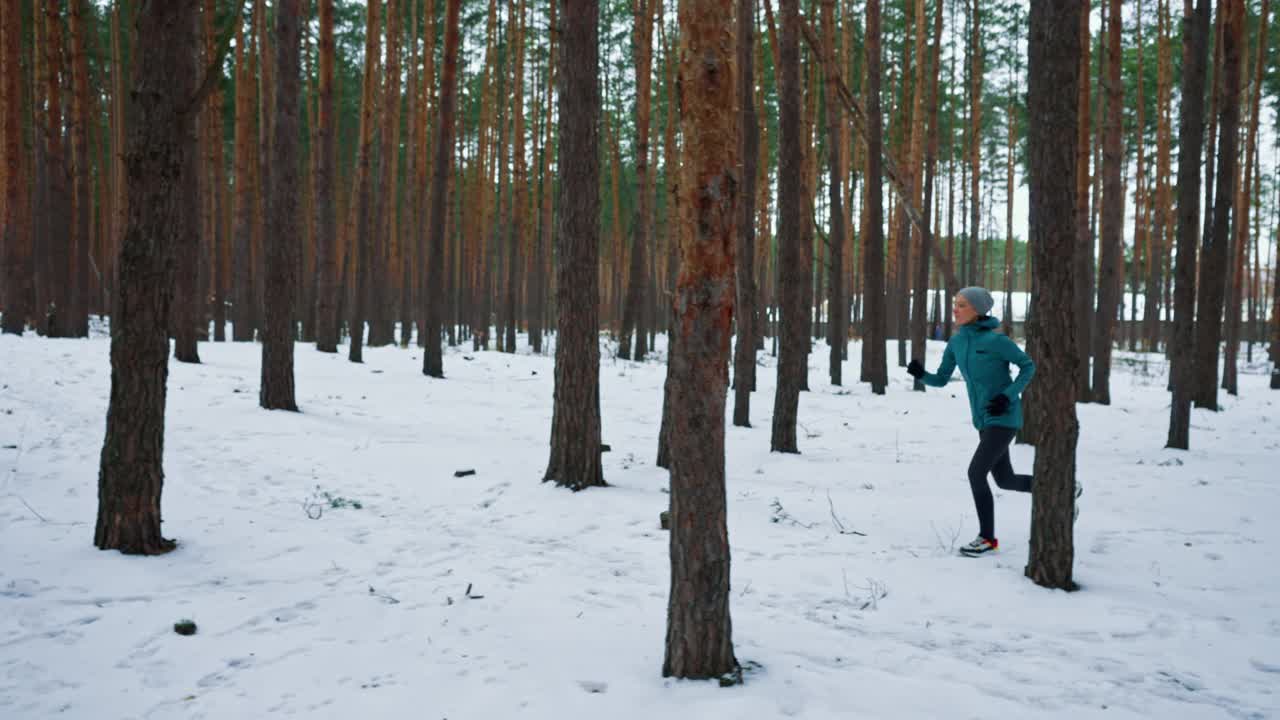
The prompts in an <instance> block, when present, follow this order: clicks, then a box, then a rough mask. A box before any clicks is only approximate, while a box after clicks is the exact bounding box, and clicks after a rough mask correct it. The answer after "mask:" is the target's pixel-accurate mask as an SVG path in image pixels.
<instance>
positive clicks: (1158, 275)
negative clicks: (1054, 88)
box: [1143, 0, 1172, 352]
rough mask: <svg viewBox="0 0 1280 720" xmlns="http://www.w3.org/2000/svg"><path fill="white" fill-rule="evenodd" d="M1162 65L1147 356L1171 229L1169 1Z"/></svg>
mask: <svg viewBox="0 0 1280 720" xmlns="http://www.w3.org/2000/svg"><path fill="white" fill-rule="evenodd" d="M1158 13H1159V23H1158V24H1159V29H1158V33H1159V62H1158V66H1157V70H1156V72H1157V79H1156V108H1157V110H1156V112H1157V113H1159V115H1158V119H1157V121H1156V197H1155V207H1154V208H1153V210H1154V212H1153V213H1152V217H1153V219H1154V222H1153V223H1152V229H1151V234H1150V236H1149V237H1150V242H1149V243H1148V244H1149V245H1150V248H1149V250H1148V256H1149V257H1148V262H1147V287H1146V291H1147V292H1146V301H1145V303H1144V308H1143V326H1144V332H1143V334H1144V336H1145V337H1146V342H1145V343H1144V345H1145V348H1146V350H1147V352H1156V351H1158V350H1159V343H1160V339H1161V332H1160V300H1161V289H1162V287H1163V286H1164V284H1165V278H1164V266H1163V263H1164V258H1165V255H1166V254H1167V253H1166V252H1165V242H1164V238H1165V234H1166V232H1167V231H1168V227H1169V225H1170V217H1169V215H1170V212H1169V210H1170V208H1169V165H1170V144H1171V143H1170V140H1171V137H1170V134H1171V131H1170V128H1169V113H1170V94H1171V93H1170V84H1171V82H1172V79H1171V76H1172V70H1171V67H1172V63H1171V62H1170V58H1169V22H1170V21H1169V15H1170V13H1169V6H1168V4H1167V0H1160V2H1159V9H1158Z"/></svg>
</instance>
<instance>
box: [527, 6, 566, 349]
mask: <svg viewBox="0 0 1280 720" xmlns="http://www.w3.org/2000/svg"><path fill="white" fill-rule="evenodd" d="M550 5H551V10H550V25H551V27H555V25H556V8H557V7H558V6H559V5H560V3H559V2H558V0H557V1H555V2H551V3H550ZM549 35H550V37H548V38H547V46H548V47H547V58H548V59H547V88H546V96H547V102H546V107H545V114H544V117H543V121H542V169H541V172H540V173H539V174H540V176H541V178H542V204H541V206H540V209H539V212H538V232H537V240H536V241H535V243H536V244H535V245H534V251H533V255H534V265H535V269H534V271H533V273H532V274H530V276H529V344H530V345H531V346H532V347H533V351H534V352H535V353H538V354H539V355H541V354H542V333H543V319H544V318H545V317H546V307H547V279H548V278H547V276H548V272H547V269H546V268H547V266H548V265H549V263H550V257H551V233H552V225H551V223H552V217H551V207H552V206H551V201H552V198H553V196H554V187H553V185H554V179H553V178H552V175H551V149H552V137H551V128H552V118H553V113H554V111H555V106H556V102H555V100H554V95H555V87H556V67H557V64H556V44H557V43H556V33H549Z"/></svg>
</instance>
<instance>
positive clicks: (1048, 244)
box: [1025, 0, 1087, 590]
mask: <svg viewBox="0 0 1280 720" xmlns="http://www.w3.org/2000/svg"><path fill="white" fill-rule="evenodd" d="M1086 7H1087V6H1086V4H1085V2H1083V0H1061V1H1060V2H1053V3H1045V2H1041V3H1033V4H1032V5H1031V23H1030V24H1031V34H1030V40H1029V42H1028V44H1027V54H1028V57H1029V63H1028V66H1027V69H1028V73H1027V84H1028V92H1027V117H1028V127H1027V149H1028V154H1027V165H1028V167H1027V169H1028V173H1027V174H1028V182H1029V185H1030V194H1029V195H1030V218H1029V231H1030V238H1029V240H1030V249H1031V252H1032V254H1033V256H1034V257H1033V260H1032V268H1033V272H1034V273H1035V285H1036V293H1035V294H1034V296H1033V298H1032V310H1031V312H1032V315H1033V316H1034V317H1035V318H1036V322H1037V323H1038V325H1039V328H1038V330H1039V331H1038V332H1037V333H1035V335H1034V340H1035V342H1034V344H1033V346H1032V347H1031V348H1030V350H1031V355H1032V357H1033V358H1034V359H1035V361H1036V388H1037V389H1036V394H1037V396H1038V400H1037V401H1038V402H1039V403H1040V404H1041V406H1042V408H1043V409H1044V410H1045V412H1044V413H1043V417H1042V418H1040V420H1041V421H1042V423H1043V425H1042V427H1041V428H1040V431H1039V432H1038V434H1037V440H1038V442H1037V445H1036V461H1035V471H1034V475H1035V478H1036V482H1035V487H1034V492H1033V494H1032V501H1031V538H1030V549H1029V554H1028V559H1027V566H1026V569H1025V573H1026V576H1027V577H1029V578H1031V580H1032V581H1033V582H1035V583H1036V584H1037V585H1042V586H1044V587H1048V588H1055V589H1061V590H1074V589H1075V587H1076V585H1075V582H1074V581H1073V580H1072V577H1071V576H1072V565H1073V563H1074V558H1075V547H1074V539H1073V537H1072V530H1073V524H1074V523H1073V515H1074V505H1075V494H1074V485H1075V475H1076V441H1077V439H1078V436H1079V430H1080V428H1079V423H1078V422H1077V419H1076V408H1075V402H1076V397H1077V388H1076V380H1077V378H1078V377H1079V376H1078V374H1077V371H1076V363H1077V362H1078V358H1077V357H1076V347H1077V345H1076V338H1075V335H1076V332H1077V323H1076V319H1077V318H1076V312H1075V307H1074V302H1073V301H1072V298H1073V290H1074V288H1075V278H1073V277H1072V275H1073V274H1074V272H1075V266H1074V264H1073V263H1072V258H1074V257H1075V253H1076V247H1077V243H1078V237H1077V235H1076V231H1075V223H1076V221H1077V218H1076V213H1075V212H1074V209H1073V207H1072V205H1073V199H1072V198H1073V191H1074V190H1075V187H1076V183H1075V172H1076V156H1075V152H1076V148H1075V147H1074V140H1075V137H1076V131H1077V122H1078V118H1077V116H1076V113H1078V112H1079V103H1078V98H1077V91H1078V88H1079V83H1080V75H1081V73H1080V66H1079V64H1077V62H1076V59H1077V58H1079V57H1080V43H1081V42H1082V40H1083V38H1082V37H1081V35H1082V33H1081V23H1080V15H1081V14H1082V13H1083V12H1084V10H1085V8H1086Z"/></svg>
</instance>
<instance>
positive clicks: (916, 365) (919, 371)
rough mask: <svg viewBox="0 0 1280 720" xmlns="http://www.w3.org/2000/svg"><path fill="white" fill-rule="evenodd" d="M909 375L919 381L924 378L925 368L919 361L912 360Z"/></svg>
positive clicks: (908, 366) (908, 367) (908, 369)
mask: <svg viewBox="0 0 1280 720" xmlns="http://www.w3.org/2000/svg"><path fill="white" fill-rule="evenodd" d="M907 374H908V375H910V376H911V377H913V378H916V379H917V380H918V379H920V378H922V377H924V366H923V365H921V364H920V361H919V360H912V361H911V362H909V363H907Z"/></svg>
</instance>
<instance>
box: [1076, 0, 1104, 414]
mask: <svg viewBox="0 0 1280 720" xmlns="http://www.w3.org/2000/svg"><path fill="white" fill-rule="evenodd" d="M1104 7H1105V6H1104ZM1089 14H1090V13H1089V8H1088V7H1087V6H1086V8H1085V10H1084V12H1083V13H1082V15H1083V16H1084V17H1082V18H1080V25H1081V36H1082V38H1083V40H1082V42H1081V43H1080V91H1079V115H1078V118H1079V127H1077V128H1076V143H1077V144H1076V217H1078V218H1080V222H1078V223H1077V225H1076V233H1077V235H1078V236H1079V237H1078V240H1077V250H1076V254H1075V260H1074V262H1075V266H1076V273H1075V275H1076V286H1075V288H1074V291H1073V292H1074V294H1075V303H1076V304H1075V308H1076V317H1077V319H1078V321H1079V323H1080V332H1079V334H1078V335H1077V338H1078V339H1077V342H1079V344H1080V345H1079V347H1078V348H1077V352H1078V353H1079V356H1080V365H1079V371H1080V377H1079V379H1078V383H1077V386H1078V387H1079V389H1080V396H1079V398H1077V400H1078V401H1079V402H1090V401H1091V400H1092V399H1093V395H1092V393H1091V392H1090V389H1089V385H1090V382H1091V381H1092V376H1091V375H1090V372H1089V356H1090V354H1091V352H1090V350H1091V347H1090V343H1091V341H1092V337H1091V330H1092V326H1093V287H1092V280H1091V276H1092V272H1093V232H1092V229H1091V228H1090V226H1089V218H1090V217H1092V211H1091V209H1090V203H1089V190H1090V187H1091V182H1090V181H1091V176H1090V173H1089V155H1090V150H1091V146H1090V143H1089V140H1090V132H1089V127H1090V126H1089V123H1090V119H1091V117H1092V115H1093V112H1092V110H1091V109H1090V98H1091V92H1092V91H1091V89H1090V80H1091V77H1092V76H1091V75H1090V74H1089V73H1090V69H1091V64H1092V63H1091V60H1090V48H1091V47H1092V45H1091V42H1090V32H1089ZM1099 43H1101V37H1100V38H1099ZM1099 53H1101V49H1099ZM1099 63H1100V64H1101V57H1099ZM1099 104H1101V101H1099ZM1095 172H1096V170H1095ZM1094 204H1095V205H1096V203H1094Z"/></svg>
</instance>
